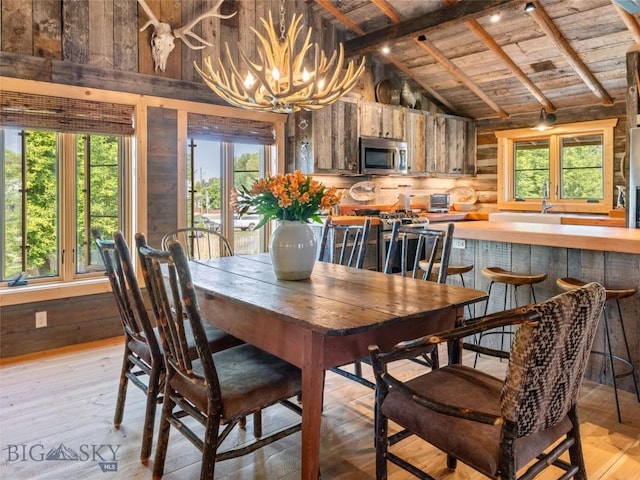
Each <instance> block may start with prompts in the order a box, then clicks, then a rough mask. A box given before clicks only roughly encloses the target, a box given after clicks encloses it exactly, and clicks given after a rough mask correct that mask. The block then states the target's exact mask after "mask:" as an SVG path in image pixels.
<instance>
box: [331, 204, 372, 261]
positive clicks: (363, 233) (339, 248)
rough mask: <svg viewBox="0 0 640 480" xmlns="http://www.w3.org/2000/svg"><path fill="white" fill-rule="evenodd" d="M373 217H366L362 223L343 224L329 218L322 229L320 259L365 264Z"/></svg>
mask: <svg viewBox="0 0 640 480" xmlns="http://www.w3.org/2000/svg"><path fill="white" fill-rule="evenodd" d="M370 230H371V219H370V218H368V217H365V218H364V220H363V222H362V224H358V225H341V224H337V223H334V221H333V219H332V218H331V217H329V218H327V221H326V223H325V224H324V228H323V229H322V239H321V241H320V251H319V253H318V260H320V261H321V262H330V263H336V264H340V265H345V266H347V267H355V268H362V267H363V266H364V259H365V253H366V249H367V240H368V238H369V232H370Z"/></svg>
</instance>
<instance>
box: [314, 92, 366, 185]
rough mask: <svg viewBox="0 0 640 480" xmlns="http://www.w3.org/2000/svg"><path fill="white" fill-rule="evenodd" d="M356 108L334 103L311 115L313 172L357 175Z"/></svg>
mask: <svg viewBox="0 0 640 480" xmlns="http://www.w3.org/2000/svg"><path fill="white" fill-rule="evenodd" d="M357 125H358V105H357V104H356V103H352V102H341V101H338V102H335V103H333V104H331V105H329V106H327V107H325V108H322V109H320V110H315V111H314V112H313V119H312V132H313V137H312V138H313V140H312V143H313V148H312V149H313V167H314V172H315V173H345V172H348V173H358V128H357Z"/></svg>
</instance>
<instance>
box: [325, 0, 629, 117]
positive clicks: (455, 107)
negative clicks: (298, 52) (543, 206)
mask: <svg viewBox="0 0 640 480" xmlns="http://www.w3.org/2000/svg"><path fill="white" fill-rule="evenodd" d="M527 4H531V5H533V7H535V8H534V9H533V10H531V11H529V12H525V6H526V5H527ZM531 5H529V6H531ZM314 10H315V11H316V12H317V13H318V14H319V15H321V16H322V17H323V18H325V19H326V20H328V21H330V22H332V23H333V24H334V25H335V26H336V28H338V29H339V30H340V31H341V34H342V35H344V38H345V40H346V41H345V50H346V53H347V54H349V55H354V54H367V55H371V56H373V57H374V58H375V61H376V62H383V63H384V62H387V63H389V64H391V65H393V67H394V68H395V69H397V71H398V75H399V77H400V78H401V79H403V80H408V81H409V82H410V85H412V86H413V89H414V90H417V91H422V92H424V94H425V95H427V96H428V97H430V99H432V100H433V101H434V102H435V103H436V104H438V105H439V106H441V107H442V108H443V109H444V110H445V111H449V112H451V113H456V114H459V115H463V116H466V117H470V118H475V119H492V118H502V119H504V118H508V117H510V116H514V115H521V114H532V113H535V112H540V110H541V109H542V108H545V109H546V110H547V112H549V113H550V112H554V111H555V112H556V115H557V116H558V121H559V122H560V123H562V110H563V109H568V108H575V107H586V106H590V105H605V106H610V105H613V104H614V103H621V102H624V101H625V96H626V88H627V80H626V78H627V74H626V53H627V51H629V50H630V49H632V48H634V47H635V46H636V44H637V43H640V25H639V24H638V18H637V16H634V15H632V14H630V13H628V12H627V11H625V10H623V9H622V8H620V7H619V6H618V5H616V4H615V3H612V0H534V1H532V2H525V1H522V0H460V1H458V0H315V5H314ZM493 15H498V16H499V20H498V21H492V16H493ZM382 47H389V48H390V53H388V54H386V55H385V54H383V53H382ZM377 80H380V79H377Z"/></svg>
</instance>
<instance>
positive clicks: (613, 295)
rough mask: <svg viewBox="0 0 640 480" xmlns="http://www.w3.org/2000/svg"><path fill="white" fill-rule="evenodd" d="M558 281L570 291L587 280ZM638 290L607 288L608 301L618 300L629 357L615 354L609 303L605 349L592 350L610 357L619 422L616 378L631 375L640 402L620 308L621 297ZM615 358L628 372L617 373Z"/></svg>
mask: <svg viewBox="0 0 640 480" xmlns="http://www.w3.org/2000/svg"><path fill="white" fill-rule="evenodd" d="M556 283H557V285H558V286H559V287H560V288H561V289H563V290H565V291H568V290H574V289H576V288H579V287H581V286H582V285H584V284H585V283H586V282H583V281H582V280H578V279H575V278H559V279H557V280H556ZM605 288H606V287H605ZM636 291H637V290H636V289H635V288H624V289H613V288H606V294H607V302H609V301H610V300H615V301H616V307H617V308H618V320H619V321H620V328H621V330H622V339H623V340H624V347H625V350H626V352H627V358H622V357H620V356H619V355H614V353H613V350H612V349H611V333H610V330H609V327H610V325H609V318H608V315H607V303H605V307H604V339H605V345H604V351H596V350H592V351H591V353H594V354H596V355H602V356H604V357H607V358H608V359H609V365H611V376H612V378H613V391H614V394H615V398H616V409H617V411H618V422H620V423H622V417H621V416H620V403H619V400H618V384H617V382H616V379H617V378H622V377H626V376H628V375H631V378H632V379H633V388H634V390H635V393H636V397H637V398H638V402H640V392H639V391H638V382H637V380H636V376H635V367H634V366H633V363H632V362H631V352H630V350H629V342H628V341H627V332H626V331H625V328H624V321H623V319H622V310H621V309H620V299H621V298H627V297H631V296H632V295H635V293H636ZM614 360H617V361H618V362H620V363H622V364H624V365H625V366H626V367H627V369H628V370H627V371H626V372H623V373H618V374H616V371H615V366H614Z"/></svg>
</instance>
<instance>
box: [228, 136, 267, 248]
mask: <svg viewBox="0 0 640 480" xmlns="http://www.w3.org/2000/svg"><path fill="white" fill-rule="evenodd" d="M264 149H265V147H264V146H263V145H253V144H242V143H234V144H233V186H234V187H236V188H237V187H239V186H240V185H245V186H246V187H250V186H251V185H252V184H253V182H254V181H255V180H256V179H258V178H260V176H261V172H264ZM259 221H260V217H259V216H258V215H256V214H252V213H250V212H249V213H246V214H244V215H242V216H241V217H240V216H238V214H234V216H233V237H234V238H233V245H234V251H235V253H236V254H250V253H260V252H261V251H262V242H261V240H260V238H261V237H260V232H261V231H262V229H260V230H255V227H256V226H257V225H258V222H259Z"/></svg>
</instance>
